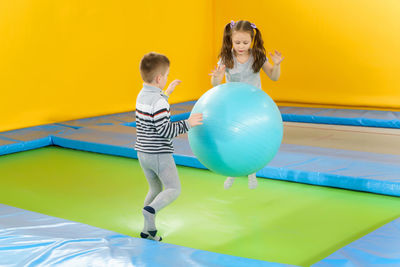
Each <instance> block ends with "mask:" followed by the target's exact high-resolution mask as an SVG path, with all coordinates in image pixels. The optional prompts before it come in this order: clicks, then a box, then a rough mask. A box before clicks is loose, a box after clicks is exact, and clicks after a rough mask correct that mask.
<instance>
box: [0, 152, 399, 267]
mask: <svg viewBox="0 0 400 267" xmlns="http://www.w3.org/2000/svg"><path fill="white" fill-rule="evenodd" d="M178 172H179V175H180V179H181V183H182V193H181V195H180V196H179V198H178V199H177V200H176V201H175V202H174V203H172V204H171V205H169V206H167V207H166V208H165V209H163V210H162V211H160V213H159V214H158V216H157V225H158V230H159V233H160V235H161V236H163V238H164V242H166V243H171V244H176V245H181V246H186V247H191V248H197V249H202V250H207V251H213V252H218V253H223V254H229V255H235V256H240V257H246V258H253V259H259V260H266V261H272V262H280V263H287V264H294V265H301V266H309V265H311V264H313V263H315V262H317V261H319V260H321V259H323V258H325V257H326V256H328V255H329V254H331V253H333V252H334V251H336V250H338V249H339V248H341V247H343V246H345V245H346V244H348V243H350V242H352V241H354V240H356V239H358V238H360V237H362V236H364V235H366V234H367V233H369V232H371V231H373V230H375V229H376V228H378V227H380V226H382V225H383V224H385V223H388V222H390V221H392V220H394V219H395V218H397V217H399V216H400V198H396V197H390V196H382V195H376V194H370V193H362V192H355V191H349V190H341V189H335V188H328V187H319V186H310V185H304V184H298V183H290V182H283V181H276V180H269V179H262V178H259V186H258V188H257V189H255V190H249V189H248V188H247V179H246V178H238V179H236V181H235V183H234V185H233V187H232V188H231V189H229V190H224V189H223V183H224V180H225V177H223V176H220V175H216V174H214V173H212V172H210V171H207V170H199V169H194V168H188V167H179V168H178ZM147 189H148V186H147V181H146V179H145V178H144V176H143V174H142V171H141V169H140V165H139V163H138V161H137V160H135V159H128V158H122V157H115V156H108V155H101V154H96V153H89V152H82V151H75V150H69V149H62V148H58V147H47V148H41V149H36V150H32V151H27V152H20V153H16V154H11V155H5V156H1V157H0V201H1V202H2V203H3V204H7V205H10V206H14V207H18V208H22V209H26V210H30V211H35V212H40V213H44V214H47V215H50V216H55V217H60V218H64V219H68V220H72V221H77V222H81V223H85V224H89V225H93V226H96V227H100V228H104V229H108V230H112V231H116V232H119V233H123V234H127V235H130V236H134V237H138V234H139V233H140V231H141V228H142V225H143V218H142V214H141V209H142V205H143V201H144V198H145V195H146V193H147Z"/></svg>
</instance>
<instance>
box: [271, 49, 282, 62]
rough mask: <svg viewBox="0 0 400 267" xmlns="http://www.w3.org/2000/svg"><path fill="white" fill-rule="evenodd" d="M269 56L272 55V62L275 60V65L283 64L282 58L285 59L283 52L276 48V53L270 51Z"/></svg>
mask: <svg viewBox="0 0 400 267" xmlns="http://www.w3.org/2000/svg"><path fill="white" fill-rule="evenodd" d="M269 56H270V57H271V59H272V62H274V64H275V65H279V64H281V62H282V60H283V57H282V54H281V53H280V52H278V51H276V50H275V53H274V54H272V53H271V52H270V53H269Z"/></svg>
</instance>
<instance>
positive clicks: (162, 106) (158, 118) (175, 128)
mask: <svg viewBox="0 0 400 267" xmlns="http://www.w3.org/2000/svg"><path fill="white" fill-rule="evenodd" d="M154 111H155V112H154V124H155V127H156V130H157V133H158V134H159V135H161V136H162V137H165V138H174V137H176V136H178V135H180V134H183V133H186V132H187V131H189V129H190V125H189V122H188V120H183V121H177V122H171V119H170V112H169V105H168V102H167V101H166V100H165V99H164V98H163V99H160V100H158V101H157V103H156V104H155V107H154Z"/></svg>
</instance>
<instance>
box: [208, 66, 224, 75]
mask: <svg viewBox="0 0 400 267" xmlns="http://www.w3.org/2000/svg"><path fill="white" fill-rule="evenodd" d="M225 68H226V67H225V65H223V64H221V65H219V66H217V67H216V68H215V69H214V70H213V71H212V72H211V73H210V75H211V76H213V77H215V78H220V77H222V76H224V73H225Z"/></svg>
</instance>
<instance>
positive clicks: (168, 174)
mask: <svg viewBox="0 0 400 267" xmlns="http://www.w3.org/2000/svg"><path fill="white" fill-rule="evenodd" d="M137 154H138V158H139V163H140V166H141V167H142V170H143V172H144V175H145V176H146V179H147V181H148V183H149V186H150V188H149V192H148V193H147V196H146V199H145V201H144V206H151V207H152V208H153V209H154V210H155V211H156V212H158V211H159V210H161V209H162V208H164V207H165V206H167V205H168V204H170V203H171V202H173V201H174V200H175V199H176V198H177V197H178V196H179V194H180V192H181V183H180V181H179V177H178V171H177V169H176V165H175V161H174V158H173V157H172V153H165V154H149V153H143V152H139V151H138V152H137ZM163 186H164V190H162V189H163Z"/></svg>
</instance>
